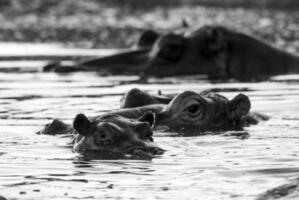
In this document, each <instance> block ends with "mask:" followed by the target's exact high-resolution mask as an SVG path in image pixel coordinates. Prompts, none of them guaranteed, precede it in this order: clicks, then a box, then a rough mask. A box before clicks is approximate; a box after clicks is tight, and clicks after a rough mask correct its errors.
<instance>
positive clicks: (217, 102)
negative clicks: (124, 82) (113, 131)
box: [121, 88, 268, 132]
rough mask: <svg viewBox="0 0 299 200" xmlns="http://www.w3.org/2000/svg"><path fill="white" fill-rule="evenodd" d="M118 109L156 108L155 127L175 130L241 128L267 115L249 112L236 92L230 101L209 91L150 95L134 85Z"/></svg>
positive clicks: (245, 99)
mask: <svg viewBox="0 0 299 200" xmlns="http://www.w3.org/2000/svg"><path fill="white" fill-rule="evenodd" d="M121 101H122V102H121V108H127V109H128V108H134V107H135V109H144V108H147V107H149V106H150V107H152V108H156V110H153V109H152V111H153V112H155V113H156V127H158V126H167V127H168V128H169V130H174V131H178V132H180V131H183V132H184V131H193V132H194V131H226V130H242V129H243V127H244V126H247V125H250V124H256V123H258V122H259V121H261V120H267V119H268V116H266V115H263V114H259V113H255V112H249V111H250V108H251V103H250V100H249V98H248V96H246V95H244V94H238V95H236V96H235V97H234V98H233V99H232V100H228V99H227V98H226V97H224V96H222V95H219V94H216V93H211V92H202V93H196V92H194V91H184V92H182V93H179V94H177V95H175V96H171V95H169V96H167V95H150V94H149V93H147V92H145V91H142V90H139V89H137V88H134V89H132V90H130V91H128V92H127V93H126V94H125V95H124V97H123V99H122V100H121Z"/></svg>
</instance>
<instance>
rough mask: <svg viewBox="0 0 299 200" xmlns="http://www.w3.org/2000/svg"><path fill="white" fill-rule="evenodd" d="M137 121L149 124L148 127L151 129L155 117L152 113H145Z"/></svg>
mask: <svg viewBox="0 0 299 200" xmlns="http://www.w3.org/2000/svg"><path fill="white" fill-rule="evenodd" d="M138 121H140V122H147V123H149V125H150V126H151V127H153V126H154V124H155V121H156V116H155V114H154V113H153V112H150V111H149V112H146V113H144V114H143V115H142V116H141V117H140V118H139V119H138Z"/></svg>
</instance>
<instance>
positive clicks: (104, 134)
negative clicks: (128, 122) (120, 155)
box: [99, 132, 107, 139]
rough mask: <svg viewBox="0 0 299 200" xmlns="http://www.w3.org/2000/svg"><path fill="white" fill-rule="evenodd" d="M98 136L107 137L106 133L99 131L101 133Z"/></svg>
mask: <svg viewBox="0 0 299 200" xmlns="http://www.w3.org/2000/svg"><path fill="white" fill-rule="evenodd" d="M99 137H100V138H101V139H106V138H107V134H106V133H105V132H101V133H100V134H99Z"/></svg>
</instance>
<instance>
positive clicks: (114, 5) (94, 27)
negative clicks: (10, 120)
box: [0, 0, 299, 49]
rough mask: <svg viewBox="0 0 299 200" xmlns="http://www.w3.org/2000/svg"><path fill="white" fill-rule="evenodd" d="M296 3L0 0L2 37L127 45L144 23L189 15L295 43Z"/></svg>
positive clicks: (165, 27) (171, 24)
mask: <svg viewBox="0 0 299 200" xmlns="http://www.w3.org/2000/svg"><path fill="white" fill-rule="evenodd" d="M290 8H291V9H290ZM297 8H299V1H296V0H283V1H278V0H250V1H249V0H144V1H142V0H101V1H99V0H30V1H28V0H0V23H1V26H0V41H20V42H60V43H64V44H67V45H72V46H78V47H85V48H95V47H97V48H98V47H105V48H107V47H108V48H109V47H128V46H131V45H132V43H133V42H134V41H135V40H136V38H137V37H138V35H139V33H140V32H141V31H142V30H144V29H149V28H151V29H156V30H158V31H161V32H166V31H169V30H174V29H176V28H178V27H180V24H181V20H182V19H186V20H187V21H188V22H189V23H190V24H191V25H193V26H201V25H203V24H211V23H216V24H222V25H226V26H229V27H233V28H236V29H239V30H242V31H245V32H246V31H247V32H250V33H254V34H257V35H259V36H260V37H263V38H265V39H267V40H270V41H272V42H274V43H276V44H277V45H279V46H282V47H284V48H290V49H294V48H298V47H299V44H298V42H296V41H299V40H298V38H299V26H298V24H299V23H298V22H299V13H297ZM298 49H299V48H298Z"/></svg>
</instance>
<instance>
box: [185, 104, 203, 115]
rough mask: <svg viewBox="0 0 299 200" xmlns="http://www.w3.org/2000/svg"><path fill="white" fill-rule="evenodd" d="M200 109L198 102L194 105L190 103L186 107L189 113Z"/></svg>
mask: <svg viewBox="0 0 299 200" xmlns="http://www.w3.org/2000/svg"><path fill="white" fill-rule="evenodd" d="M199 109H200V105H199V104H194V105H191V106H189V107H187V108H186V111H187V112H188V113H190V114H195V113H197V112H198V111H199Z"/></svg>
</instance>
